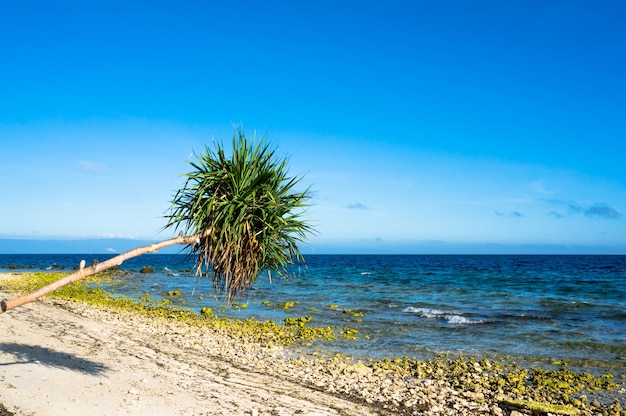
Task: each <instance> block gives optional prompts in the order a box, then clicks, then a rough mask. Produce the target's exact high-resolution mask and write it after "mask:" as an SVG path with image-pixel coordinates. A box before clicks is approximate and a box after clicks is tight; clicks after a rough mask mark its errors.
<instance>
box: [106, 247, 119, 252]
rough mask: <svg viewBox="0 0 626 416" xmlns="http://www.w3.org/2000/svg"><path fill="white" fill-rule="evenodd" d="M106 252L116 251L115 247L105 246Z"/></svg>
mask: <svg viewBox="0 0 626 416" xmlns="http://www.w3.org/2000/svg"><path fill="white" fill-rule="evenodd" d="M106 252H107V253H117V250H116V249H114V248H111V247H107V248H106Z"/></svg>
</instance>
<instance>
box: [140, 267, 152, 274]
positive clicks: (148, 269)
mask: <svg viewBox="0 0 626 416" xmlns="http://www.w3.org/2000/svg"><path fill="white" fill-rule="evenodd" d="M139 273H143V274H150V273H154V267H152V266H143V267H142V268H141V270H139Z"/></svg>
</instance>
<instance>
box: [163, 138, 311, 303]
mask: <svg viewBox="0 0 626 416" xmlns="http://www.w3.org/2000/svg"><path fill="white" fill-rule="evenodd" d="M275 156H276V155H275V150H273V149H271V148H270V147H269V146H268V145H266V144H264V143H263V142H262V140H258V141H257V140H254V141H250V140H248V139H247V138H246V137H245V134H244V133H243V131H241V130H239V131H237V132H235V135H234V137H233V149H232V155H231V157H230V158H229V157H227V156H226V153H225V151H224V146H223V144H222V143H216V146H215V150H211V149H209V148H208V147H207V148H206V149H205V153H203V154H201V155H196V159H197V160H196V161H191V162H189V163H190V164H191V166H192V167H193V168H194V170H193V171H192V172H190V173H187V174H186V175H185V177H186V178H187V179H186V182H185V185H184V186H183V188H181V189H180V190H179V191H178V192H177V193H176V194H175V196H174V199H173V200H172V207H171V211H170V214H169V215H167V216H166V218H167V219H168V223H167V225H166V228H168V227H169V228H174V229H181V231H183V232H185V233H186V234H195V235H198V239H197V240H196V242H195V243H192V244H190V245H189V246H190V249H191V253H192V254H194V255H196V256H197V257H196V272H197V273H198V274H205V275H210V274H212V277H213V285H214V287H215V289H217V290H218V291H220V292H221V293H224V294H225V295H226V296H227V298H228V299H229V300H230V299H231V298H233V297H234V296H237V295H239V294H241V293H242V292H243V290H245V289H246V288H247V287H248V286H249V285H250V284H251V283H252V282H254V280H255V279H256V277H257V276H258V274H259V272H260V271H261V270H267V271H268V273H271V271H272V270H273V271H276V272H277V273H278V274H281V275H282V274H284V273H285V272H286V266H287V264H290V263H293V262H295V261H301V260H302V256H301V253H300V251H299V248H298V243H299V242H302V241H304V240H305V239H306V235H307V233H312V232H313V230H312V228H311V227H310V226H309V225H308V223H307V222H305V221H304V220H303V219H302V215H303V213H304V209H305V207H306V206H308V204H307V200H308V199H309V190H308V189H306V190H304V191H301V192H297V191H295V187H296V185H297V184H298V183H299V181H300V179H301V178H299V177H292V178H290V177H289V176H288V172H287V160H286V159H278V158H276V157H275Z"/></svg>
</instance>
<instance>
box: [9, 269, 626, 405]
mask: <svg viewBox="0 0 626 416" xmlns="http://www.w3.org/2000/svg"><path fill="white" fill-rule="evenodd" d="M16 277H19V274H11V273H5V274H3V273H0V281H1V280H3V279H4V280H5V281H8V280H11V279H15V278H16ZM11 297H13V296H12V295H11V294H7V293H2V292H0V298H1V299H4V298H11ZM0 325H1V328H2V334H3V338H2V340H1V341H0V403H1V404H2V405H4V406H5V407H6V409H7V410H8V411H9V412H11V413H12V414H15V415H17V416H47V415H58V414H63V415H94V416H99V415H140V416H141V415H146V416H148V415H149V416H154V415H194V416H196V415H197V416H201V415H343V416H347V415H355V416H356V415H429V416H430V415H451V416H452V415H454V416H456V415H464V416H465V415H496V416H509V415H510V416H521V415H523V414H528V415H530V414H567V415H576V414H596V413H598V412H599V413H598V414H600V413H602V414H607V415H608V414H623V413H620V412H622V408H621V406H620V403H619V401H617V400H616V399H617V397H621V396H623V395H624V394H626V389H624V387H623V385H615V384H613V386H612V387H611V384H612V381H611V380H612V378H609V379H607V378H605V377H598V378H589V377H586V376H584V375H582V376H576V375H574V374H572V373H569V372H568V371H567V370H563V372H561V373H559V372H556V373H553V374H552V375H551V376H545V375H544V376H541V375H540V374H541V373H535V374H534V376H535V377H539V378H537V379H535V382H534V387H533V388H532V389H531V388H530V384H531V381H530V378H529V377H530V375H529V374H528V372H527V371H526V370H523V369H520V368H518V367H516V366H513V367H502V365H500V364H498V363H497V362H490V361H489V360H483V361H480V362H479V361H473V360H463V359H461V358H459V359H455V360H451V359H445V358H444V359H441V360H436V361H433V362H430V363H428V364H427V363H424V362H417V361H410V360H409V361H404V360H401V359H394V360H385V361H378V362H366V363H363V362H360V361H354V360H353V359H351V358H350V357H345V356H340V355H332V356H326V355H324V354H318V353H315V352H309V353H306V354H305V355H298V354H299V353H297V352H296V351H297V349H293V348H290V347H279V346H271V345H262V344H259V343H257V342H253V341H251V340H248V341H246V340H243V339H242V338H241V336H240V335H235V333H234V332H233V331H231V330H230V329H228V328H225V329H223V330H222V329H219V328H218V327H211V326H207V325H200V324H198V323H195V324H194V323H193V322H186V321H180V320H176V319H170V318H165V317H163V316H161V315H158V316H146V315H142V314H137V313H132V312H127V311H121V310H110V309H102V308H98V307H95V306H90V305H88V304H86V303H82V302H77V301H74V300H64V299H60V298H43V299H41V300H39V301H36V302H34V303H30V304H27V305H24V306H21V307H18V308H16V309H13V310H10V311H8V312H6V313H3V314H1V315H0ZM541 377H543V378H541ZM559 377H566V379H567V380H570V379H571V380H574V381H571V383H570V381H568V382H567V383H565V387H563V386H561V384H562V383H563V380H564V379H562V378H559ZM572 377H573V378H572ZM611 377H612V376H611ZM576 380H578V381H576ZM615 381H619V380H618V379H616V380H615ZM580 382H583V383H584V384H586V385H587V386H588V387H587V388H585V389H583V390H584V391H583V390H571V389H570V390H571V391H574V392H577V391H578V392H579V393H578V394H577V396H575V397H578V398H579V399H578V398H577V399H576V400H575V401H574V403H577V407H578V408H575V407H572V406H571V405H569V404H568V405H557V406H552V405H549V404H547V403H549V402H552V403H554V401H556V402H557V403H559V402H561V403H563V401H561V400H559V398H560V397H561V398H562V391H564V390H562V388H566V387H567V388H570V387H569V386H570V384H572V385H579V384H580ZM559 383H561V384H559ZM551 384H552V385H556V386H557V387H555V388H554V389H551V388H549V387H541V386H547V385H551ZM605 388H610V390H611V391H610V392H608V391H605V392H604V393H603V391H604V390H603V389H605ZM595 391H598V394H596V393H592V392H595ZM585 394H593V396H591V395H590V396H589V403H588V402H587V398H586V396H585ZM603 398H604V399H603ZM520 399H521V403H520V402H519V401H520ZM613 399H615V400H616V401H615V402H614V403H613V404H612V405H610V406H609V407H607V405H608V404H610V403H611V401H612V400H613ZM528 400H530V402H528ZM592 400H594V402H591V401H592ZM595 400H604V401H605V403H606V404H605V405H602V404H600V403H599V402H596V401H595ZM534 401H539V402H543V404H542V403H539V405H540V408H541V409H544V410H542V411H537V410H536V409H535V411H532V410H530V409H529V408H527V407H526V406H528V405H529V403H531V404H532V402H534ZM545 404H547V405H545ZM532 406H535V404H532ZM546 409H550V410H546ZM581 410H582V411H581ZM605 412H606V413H605ZM0 415H3V416H4V413H3V410H2V408H1V407H0Z"/></svg>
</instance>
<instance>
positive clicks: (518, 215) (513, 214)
mask: <svg viewBox="0 0 626 416" xmlns="http://www.w3.org/2000/svg"><path fill="white" fill-rule="evenodd" d="M494 214H496V215H497V216H498V217H513V218H522V217H525V215H524V214H522V213H521V212H519V211H509V212H502V211H496V212H494Z"/></svg>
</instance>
